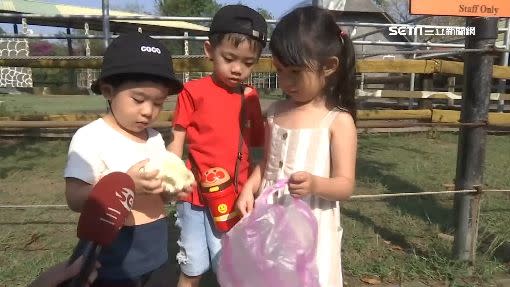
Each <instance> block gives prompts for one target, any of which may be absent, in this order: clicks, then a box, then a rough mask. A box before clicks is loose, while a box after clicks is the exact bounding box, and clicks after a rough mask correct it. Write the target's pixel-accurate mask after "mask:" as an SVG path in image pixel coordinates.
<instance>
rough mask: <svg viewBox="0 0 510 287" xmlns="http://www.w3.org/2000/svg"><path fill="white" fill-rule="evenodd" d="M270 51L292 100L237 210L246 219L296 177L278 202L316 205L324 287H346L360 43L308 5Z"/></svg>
mask: <svg viewBox="0 0 510 287" xmlns="http://www.w3.org/2000/svg"><path fill="white" fill-rule="evenodd" d="M270 49H271V52H272V54H273V64H274V66H275V67H276V69H277V72H278V79H279V84H280V87H281V88H282V90H283V91H284V92H285V94H286V95H287V99H286V100H282V101H279V102H277V103H275V104H273V105H272V106H271V107H270V108H269V109H268V111H267V129H266V140H267V142H266V147H265V148H266V149H265V156H264V159H263V161H262V162H261V163H260V165H258V166H257V167H256V168H255V169H254V171H253V173H252V174H251V176H250V178H249V179H248V181H247V182H246V185H245V186H244V188H243V190H242V192H241V194H240V195H239V198H238V201H237V207H238V209H239V210H240V211H241V212H242V213H243V215H246V214H247V213H249V212H250V211H251V210H252V209H253V205H254V197H255V196H257V195H258V194H259V193H260V192H261V191H262V190H264V189H265V188H266V187H268V186H272V185H273V184H274V183H275V182H276V181H277V180H278V179H282V178H288V179H289V183H288V185H287V187H286V188H285V189H284V190H282V191H280V192H278V193H277V194H275V197H274V198H273V200H272V201H273V202H276V203H278V204H284V205H285V204H286V203H289V202H290V200H289V198H290V197H291V196H292V197H298V198H301V199H303V200H304V201H305V202H306V203H308V204H309V205H310V207H311V209H312V211H313V213H314V214H315V217H316V218H317V222H318V226H319V228H318V246H317V256H316V262H317V268H318V271H319V282H320V286H321V287H338V286H342V285H343V282H342V267H341V259H340V257H341V255H340V252H341V238H342V227H341V225H340V201H342V200H346V199H348V198H349V196H350V195H351V194H352V192H353V189H354V185H355V179H354V174H355V172H354V170H355V165H356V146H357V138H356V127H355V117H356V110H355V103H354V91H355V83H356V82H355V74H354V64H355V59H354V49H353V46H352V42H351V40H350V39H349V38H348V36H347V35H346V34H345V33H343V32H342V31H341V30H340V28H339V27H338V26H337V25H336V23H335V19H334V18H333V17H332V15H331V14H330V13H329V12H328V11H327V10H324V9H321V8H317V7H302V8H297V9H295V10H294V11H292V12H290V13H289V14H287V15H286V16H284V17H283V18H282V19H281V21H280V22H279V23H278V24H277V25H276V28H275V30H274V32H273V34H272V36H271V42H270Z"/></svg>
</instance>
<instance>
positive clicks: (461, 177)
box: [453, 17, 498, 261]
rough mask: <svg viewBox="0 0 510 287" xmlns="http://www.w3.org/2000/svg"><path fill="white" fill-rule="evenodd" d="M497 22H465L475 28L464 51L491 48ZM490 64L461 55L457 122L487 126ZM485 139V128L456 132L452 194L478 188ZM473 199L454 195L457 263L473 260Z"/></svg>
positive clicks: (482, 55)
mask: <svg viewBox="0 0 510 287" xmlns="http://www.w3.org/2000/svg"><path fill="white" fill-rule="evenodd" d="M497 21H498V18H482V17H472V18H468V19H467V21H466V26H468V27H475V31H476V32H475V33H476V34H475V35H470V36H467V37H466V48H468V49H485V48H491V47H493V46H494V42H495V39H496V38H497V33H498V29H497V28H498V26H497ZM493 61H494V59H493V57H492V56H491V55H490V54H488V53H476V54H475V53H470V54H466V55H465V63H464V75H465V76H464V94H463V97H462V111H461V114H460V119H461V122H463V123H480V124H483V123H487V120H488V113H489V95H490V92H491V82H492V64H493ZM486 138H487V126H486V125H480V126H476V125H473V126H462V127H461V128H460V133H459V143H458V150H457V171H456V175H455V189H456V190H460V189H472V188H474V186H477V185H478V186H480V185H482V183H483V181H482V179H483V177H482V176H483V166H484V161H485V142H486ZM474 197H475V195H472V194H456V195H455V199H454V209H455V216H454V219H455V239H454V244H453V257H454V258H455V259H457V260H462V261H469V260H474V256H473V255H472V253H473V252H474V251H473V248H475V247H473V246H476V241H477V238H476V236H477V232H476V230H474V229H476V228H477V226H476V224H477V220H476V219H475V218H473V214H474V211H473V210H474V209H477V208H478V207H477V203H476V200H474ZM475 249H476V248H475Z"/></svg>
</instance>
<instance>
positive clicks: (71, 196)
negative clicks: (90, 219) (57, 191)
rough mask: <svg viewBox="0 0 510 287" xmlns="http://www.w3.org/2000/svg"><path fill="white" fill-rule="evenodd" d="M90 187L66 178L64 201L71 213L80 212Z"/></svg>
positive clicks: (74, 179) (82, 182)
mask: <svg viewBox="0 0 510 287" xmlns="http://www.w3.org/2000/svg"><path fill="white" fill-rule="evenodd" d="M91 190H92V185H91V184H88V183H86V182H84V181H82V180H79V179H77V178H72V177H67V178H66V200H67V205H68V206H69V208H70V209H71V210H72V211H76V212H81V209H82V208H83V204H84V203H85V201H86V200H87V198H88V196H89V193H90V191H91Z"/></svg>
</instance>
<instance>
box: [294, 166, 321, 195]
mask: <svg viewBox="0 0 510 287" xmlns="http://www.w3.org/2000/svg"><path fill="white" fill-rule="evenodd" d="M314 186H315V180H314V176H313V175H312V174H311V173H309V172H306V171H298V172H296V173H293V174H291V175H290V177H289V192H290V195H292V196H293V197H296V198H300V197H302V196H305V195H307V194H310V193H312V192H313V190H314Z"/></svg>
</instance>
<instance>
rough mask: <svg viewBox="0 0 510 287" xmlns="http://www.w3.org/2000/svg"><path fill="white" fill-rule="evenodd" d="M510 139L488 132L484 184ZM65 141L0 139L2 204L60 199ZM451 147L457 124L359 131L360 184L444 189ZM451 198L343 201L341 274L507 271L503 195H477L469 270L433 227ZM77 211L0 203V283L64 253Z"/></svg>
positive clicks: (456, 279)
mask: <svg viewBox="0 0 510 287" xmlns="http://www.w3.org/2000/svg"><path fill="white" fill-rule="evenodd" d="M509 139H510V137H509V136H489V138H488V142H487V160H486V165H485V173H484V174H485V187H486V188H494V189H502V188H505V189H509V188H510V177H508V175H507V171H508V166H510V156H508V155H507V154H506V153H507V152H508V151H509V150H510V140H509ZM67 144H68V141H41V140H38V141H29V140H24V141H6V140H3V141H1V142H0V157H1V158H2V161H1V162H0V180H1V182H2V184H1V185H0V204H64V202H65V200H64V195H63V191H64V185H63V180H62V173H63V168H64V164H65V160H66V150H67ZM456 151H457V135H455V134H448V133H439V134H437V136H436V137H435V138H430V137H428V136H427V135H426V134H412V135H391V134H390V135H362V136H360V139H359V152H358V164H357V181H358V188H357V190H356V193H357V194H376V193H396V192H419V191H437V190H444V189H445V188H444V187H443V184H445V183H452V182H453V178H454V177H455V166H456ZM452 206H453V204H452V200H451V197H450V196H436V197H425V196H422V197H409V198H398V199H391V200H385V201H351V202H346V203H343V204H342V225H343V228H344V241H343V255H342V260H343V266H344V274H345V275H346V277H347V279H348V280H349V282H354V283H351V285H349V286H357V285H359V284H360V281H359V279H361V278H367V277H368V278H371V277H378V278H380V279H382V280H383V282H399V281H411V280H420V281H423V282H435V281H449V282H451V286H487V285H488V284H489V283H490V282H491V280H492V279H493V278H496V277H498V276H504V275H505V274H506V275H508V272H509V265H508V263H505V261H506V262H508V261H507V260H505V259H504V256H501V254H499V251H498V250H499V249H498V248H497V247H498V246H502V243H504V242H506V241H507V240H508V239H509V232H510V231H509V228H508V226H510V218H509V217H508V211H509V209H510V207H509V206H510V198H509V195H508V194H506V193H491V194H485V195H484V197H483V203H482V210H481V230H483V232H481V236H480V238H481V241H483V242H484V244H482V246H481V247H480V249H479V252H478V254H477V262H476V264H475V266H474V268H473V269H474V271H473V274H469V273H468V272H467V270H468V269H469V268H468V266H467V265H466V264H463V263H459V262H455V261H453V260H451V259H450V254H451V252H450V250H451V247H452V242H450V241H447V240H444V239H440V238H439V237H438V234H440V233H444V234H450V235H452V234H453V233H452V232H453V221H452V216H453V212H452ZM77 218H78V217H77V215H76V214H74V213H72V212H70V211H67V210H59V209H26V210H21V209H19V210H12V209H0V228H1V230H2V232H1V233H0V266H2V268H0V282H1V283H0V286H13V285H17V284H20V285H23V284H26V283H28V282H29V281H30V280H31V279H32V278H34V277H35V276H36V275H37V274H38V272H39V270H40V269H41V268H42V269H45V268H47V267H48V266H49V265H51V264H53V263H56V262H58V261H61V260H64V259H65V258H67V257H68V256H69V254H70V253H71V249H72V248H73V246H74V244H75V243H76V238H75V232H76V221H77ZM173 234H174V237H172V239H171V241H172V240H173V241H175V230H174V231H173ZM173 244H174V245H175V242H173ZM172 250H174V251H175V249H172ZM174 251H173V252H174ZM171 259H173V256H172V257H171ZM208 282H210V281H208ZM206 283H207V282H206ZM2 284H5V285H2ZM353 284H354V285H353ZM209 286H211V285H209ZM442 286H444V285H442Z"/></svg>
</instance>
